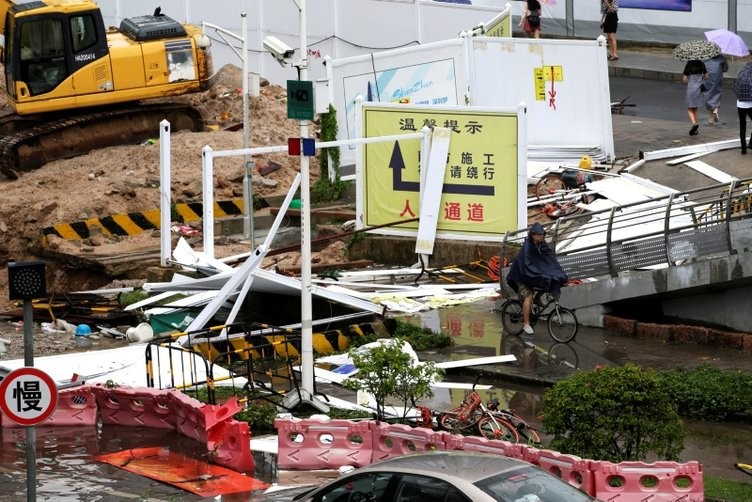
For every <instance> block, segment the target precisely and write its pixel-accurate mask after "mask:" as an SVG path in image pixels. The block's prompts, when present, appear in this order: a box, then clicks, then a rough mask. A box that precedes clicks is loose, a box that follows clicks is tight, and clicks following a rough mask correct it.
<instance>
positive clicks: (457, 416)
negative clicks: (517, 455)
mask: <svg viewBox="0 0 752 502" xmlns="http://www.w3.org/2000/svg"><path fill="white" fill-rule="evenodd" d="M474 387H475V386H473V391H472V392H471V393H470V394H468V395H467V396H466V397H465V399H464V400H463V401H462V404H461V405H460V406H458V407H457V408H454V409H453V410H450V411H446V412H444V413H442V414H441V418H440V419H439V423H440V424H441V426H442V427H443V428H444V429H446V430H448V431H450V432H455V433H460V434H462V433H467V432H468V431H470V430H471V429H473V428H474V427H477V430H478V432H480V434H481V435H482V436H483V437H485V438H487V439H501V440H503V441H508V442H510V443H518V442H519V441H520V436H519V433H518V432H517V429H516V428H515V426H514V425H512V424H511V423H510V422H508V421H506V420H505V419H503V418H501V415H500V414H493V413H491V411H490V410H489V409H488V408H486V407H485V406H484V405H483V400H482V399H481V397H480V395H479V394H478V392H477V391H476V390H475V388H474Z"/></svg>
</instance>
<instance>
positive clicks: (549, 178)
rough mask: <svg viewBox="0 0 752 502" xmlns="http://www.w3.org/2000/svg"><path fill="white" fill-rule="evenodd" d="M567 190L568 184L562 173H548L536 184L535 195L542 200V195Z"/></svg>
mask: <svg viewBox="0 0 752 502" xmlns="http://www.w3.org/2000/svg"><path fill="white" fill-rule="evenodd" d="M566 190H567V186H566V185H565V184H564V180H563V179H562V177H561V175H560V174H547V175H545V176H544V177H542V178H541V179H540V180H538V183H536V184H535V197H536V198H537V199H538V200H540V198H541V197H546V196H548V195H553V194H555V193H562V192H565V191H566Z"/></svg>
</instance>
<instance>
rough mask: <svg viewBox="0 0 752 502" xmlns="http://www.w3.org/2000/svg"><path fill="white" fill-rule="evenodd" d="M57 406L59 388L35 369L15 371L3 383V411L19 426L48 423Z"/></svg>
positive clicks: (0, 401)
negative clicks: (46, 421)
mask: <svg viewBox="0 0 752 502" xmlns="http://www.w3.org/2000/svg"><path fill="white" fill-rule="evenodd" d="M56 406H57V386H56V385H55V382H54V380H52V378H50V376H49V375H48V374H47V373H45V372H44V371H42V370H40V369H37V368H34V367H24V368H18V369H17V370H13V371H11V372H10V373H8V375H7V376H6V377H5V378H3V381H2V382H0V411H2V412H3V413H4V414H5V416H7V417H8V418H9V419H11V420H12V421H14V422H15V423H17V424H19V425H36V424H39V423H42V422H44V421H45V420H47V419H48V418H49V417H50V415H52V413H53V412H54V411H55V407H56Z"/></svg>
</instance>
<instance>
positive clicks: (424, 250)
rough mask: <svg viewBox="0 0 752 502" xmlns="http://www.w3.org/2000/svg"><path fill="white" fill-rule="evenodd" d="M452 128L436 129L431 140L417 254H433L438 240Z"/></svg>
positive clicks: (421, 198) (421, 197) (417, 240)
mask: <svg viewBox="0 0 752 502" xmlns="http://www.w3.org/2000/svg"><path fill="white" fill-rule="evenodd" d="M450 138H451V130H449V129H448V128H446V127H437V128H435V129H434V131H433V134H432V141H431V154H430V156H429V158H428V169H427V172H426V176H425V179H426V183H425V187H423V192H422V193H421V194H420V220H419V222H418V235H417V237H416V240H415V253H416V254H428V255H430V254H433V245H434V242H435V241H436V227H437V225H438V223H439V214H440V211H441V196H442V195H443V189H444V176H445V175H446V165H447V155H448V154H449V140H450Z"/></svg>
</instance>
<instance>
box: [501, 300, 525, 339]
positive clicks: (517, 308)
mask: <svg viewBox="0 0 752 502" xmlns="http://www.w3.org/2000/svg"><path fill="white" fill-rule="evenodd" d="M501 325H502V326H503V327H504V331H506V332H507V333H509V334H510V335H519V334H520V333H522V303H520V301H519V300H507V301H506V302H504V306H503V307H502V308H501Z"/></svg>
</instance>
